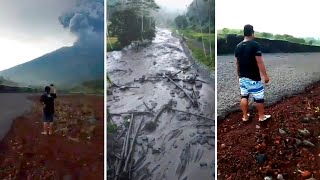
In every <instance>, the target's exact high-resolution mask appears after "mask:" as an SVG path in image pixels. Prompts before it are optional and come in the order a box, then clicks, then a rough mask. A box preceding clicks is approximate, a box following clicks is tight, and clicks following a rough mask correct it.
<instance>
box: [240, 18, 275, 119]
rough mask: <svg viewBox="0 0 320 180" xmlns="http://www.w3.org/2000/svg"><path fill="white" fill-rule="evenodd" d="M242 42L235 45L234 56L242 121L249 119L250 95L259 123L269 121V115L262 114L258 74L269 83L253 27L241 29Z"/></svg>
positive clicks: (262, 106)
mask: <svg viewBox="0 0 320 180" xmlns="http://www.w3.org/2000/svg"><path fill="white" fill-rule="evenodd" d="M243 35H244V40H243V41H242V42H241V43H239V44H238V45H237V47H236V48H235V51H234V54H235V58H236V71H237V76H238V77H237V79H238V81H239V85H240V94H241V102H240V105H241V109H242V113H243V117H242V121H244V122H246V121H248V119H249V116H250V114H248V98H249V95H252V97H253V100H254V102H255V104H256V108H257V110H258V114H259V121H260V122H262V121H265V120H267V119H269V118H270V117H271V116H270V115H265V114H264V86H263V84H262V81H261V76H260V72H261V74H262V75H263V77H264V82H265V83H268V82H269V76H268V74H267V72H266V68H265V66H264V63H263V60H262V53H261V48H260V45H259V44H258V43H257V42H256V41H254V40H253V39H254V30H253V26H251V25H249V24H248V25H245V26H244V28H243Z"/></svg>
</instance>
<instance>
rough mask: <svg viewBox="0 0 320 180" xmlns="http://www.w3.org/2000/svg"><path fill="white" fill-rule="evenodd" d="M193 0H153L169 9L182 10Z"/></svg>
mask: <svg viewBox="0 0 320 180" xmlns="http://www.w3.org/2000/svg"><path fill="white" fill-rule="evenodd" d="M192 1H193V0H155V2H156V3H157V4H158V5H159V6H161V7H164V8H166V9H168V10H170V11H184V10H186V9H187V6H189V5H190V4H191V2H192Z"/></svg>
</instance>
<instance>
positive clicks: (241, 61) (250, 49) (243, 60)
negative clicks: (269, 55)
mask: <svg viewBox="0 0 320 180" xmlns="http://www.w3.org/2000/svg"><path fill="white" fill-rule="evenodd" d="M256 56H262V54H261V47H260V45H259V43H257V42H256V41H252V40H251V41H242V42H241V43H239V44H238V45H237V47H236V49H235V57H236V58H237V59H238V70H239V74H238V75H239V78H249V79H252V80H254V81H261V76H260V71H259V67H258V63H257V60H256Z"/></svg>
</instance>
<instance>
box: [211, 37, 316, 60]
mask: <svg viewBox="0 0 320 180" xmlns="http://www.w3.org/2000/svg"><path fill="white" fill-rule="evenodd" d="M242 40H243V36H241V35H237V34H228V35H226V36H225V37H219V38H218V42H217V52H218V55H222V54H233V53H234V48H235V47H236V46H237V44H238V43H240V42H241V41H242ZM255 41H257V42H258V43H260V45H261V48H262V52H264V53H295V52H320V46H312V45H306V44H300V43H292V42H289V41H286V40H271V39H266V38H255Z"/></svg>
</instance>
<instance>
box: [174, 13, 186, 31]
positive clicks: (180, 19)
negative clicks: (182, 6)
mask: <svg viewBox="0 0 320 180" xmlns="http://www.w3.org/2000/svg"><path fill="white" fill-rule="evenodd" d="M174 23H175V24H176V26H177V28H178V29H185V28H187V27H188V21H187V17H186V16H185V15H180V16H177V17H176V18H175V19H174Z"/></svg>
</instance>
